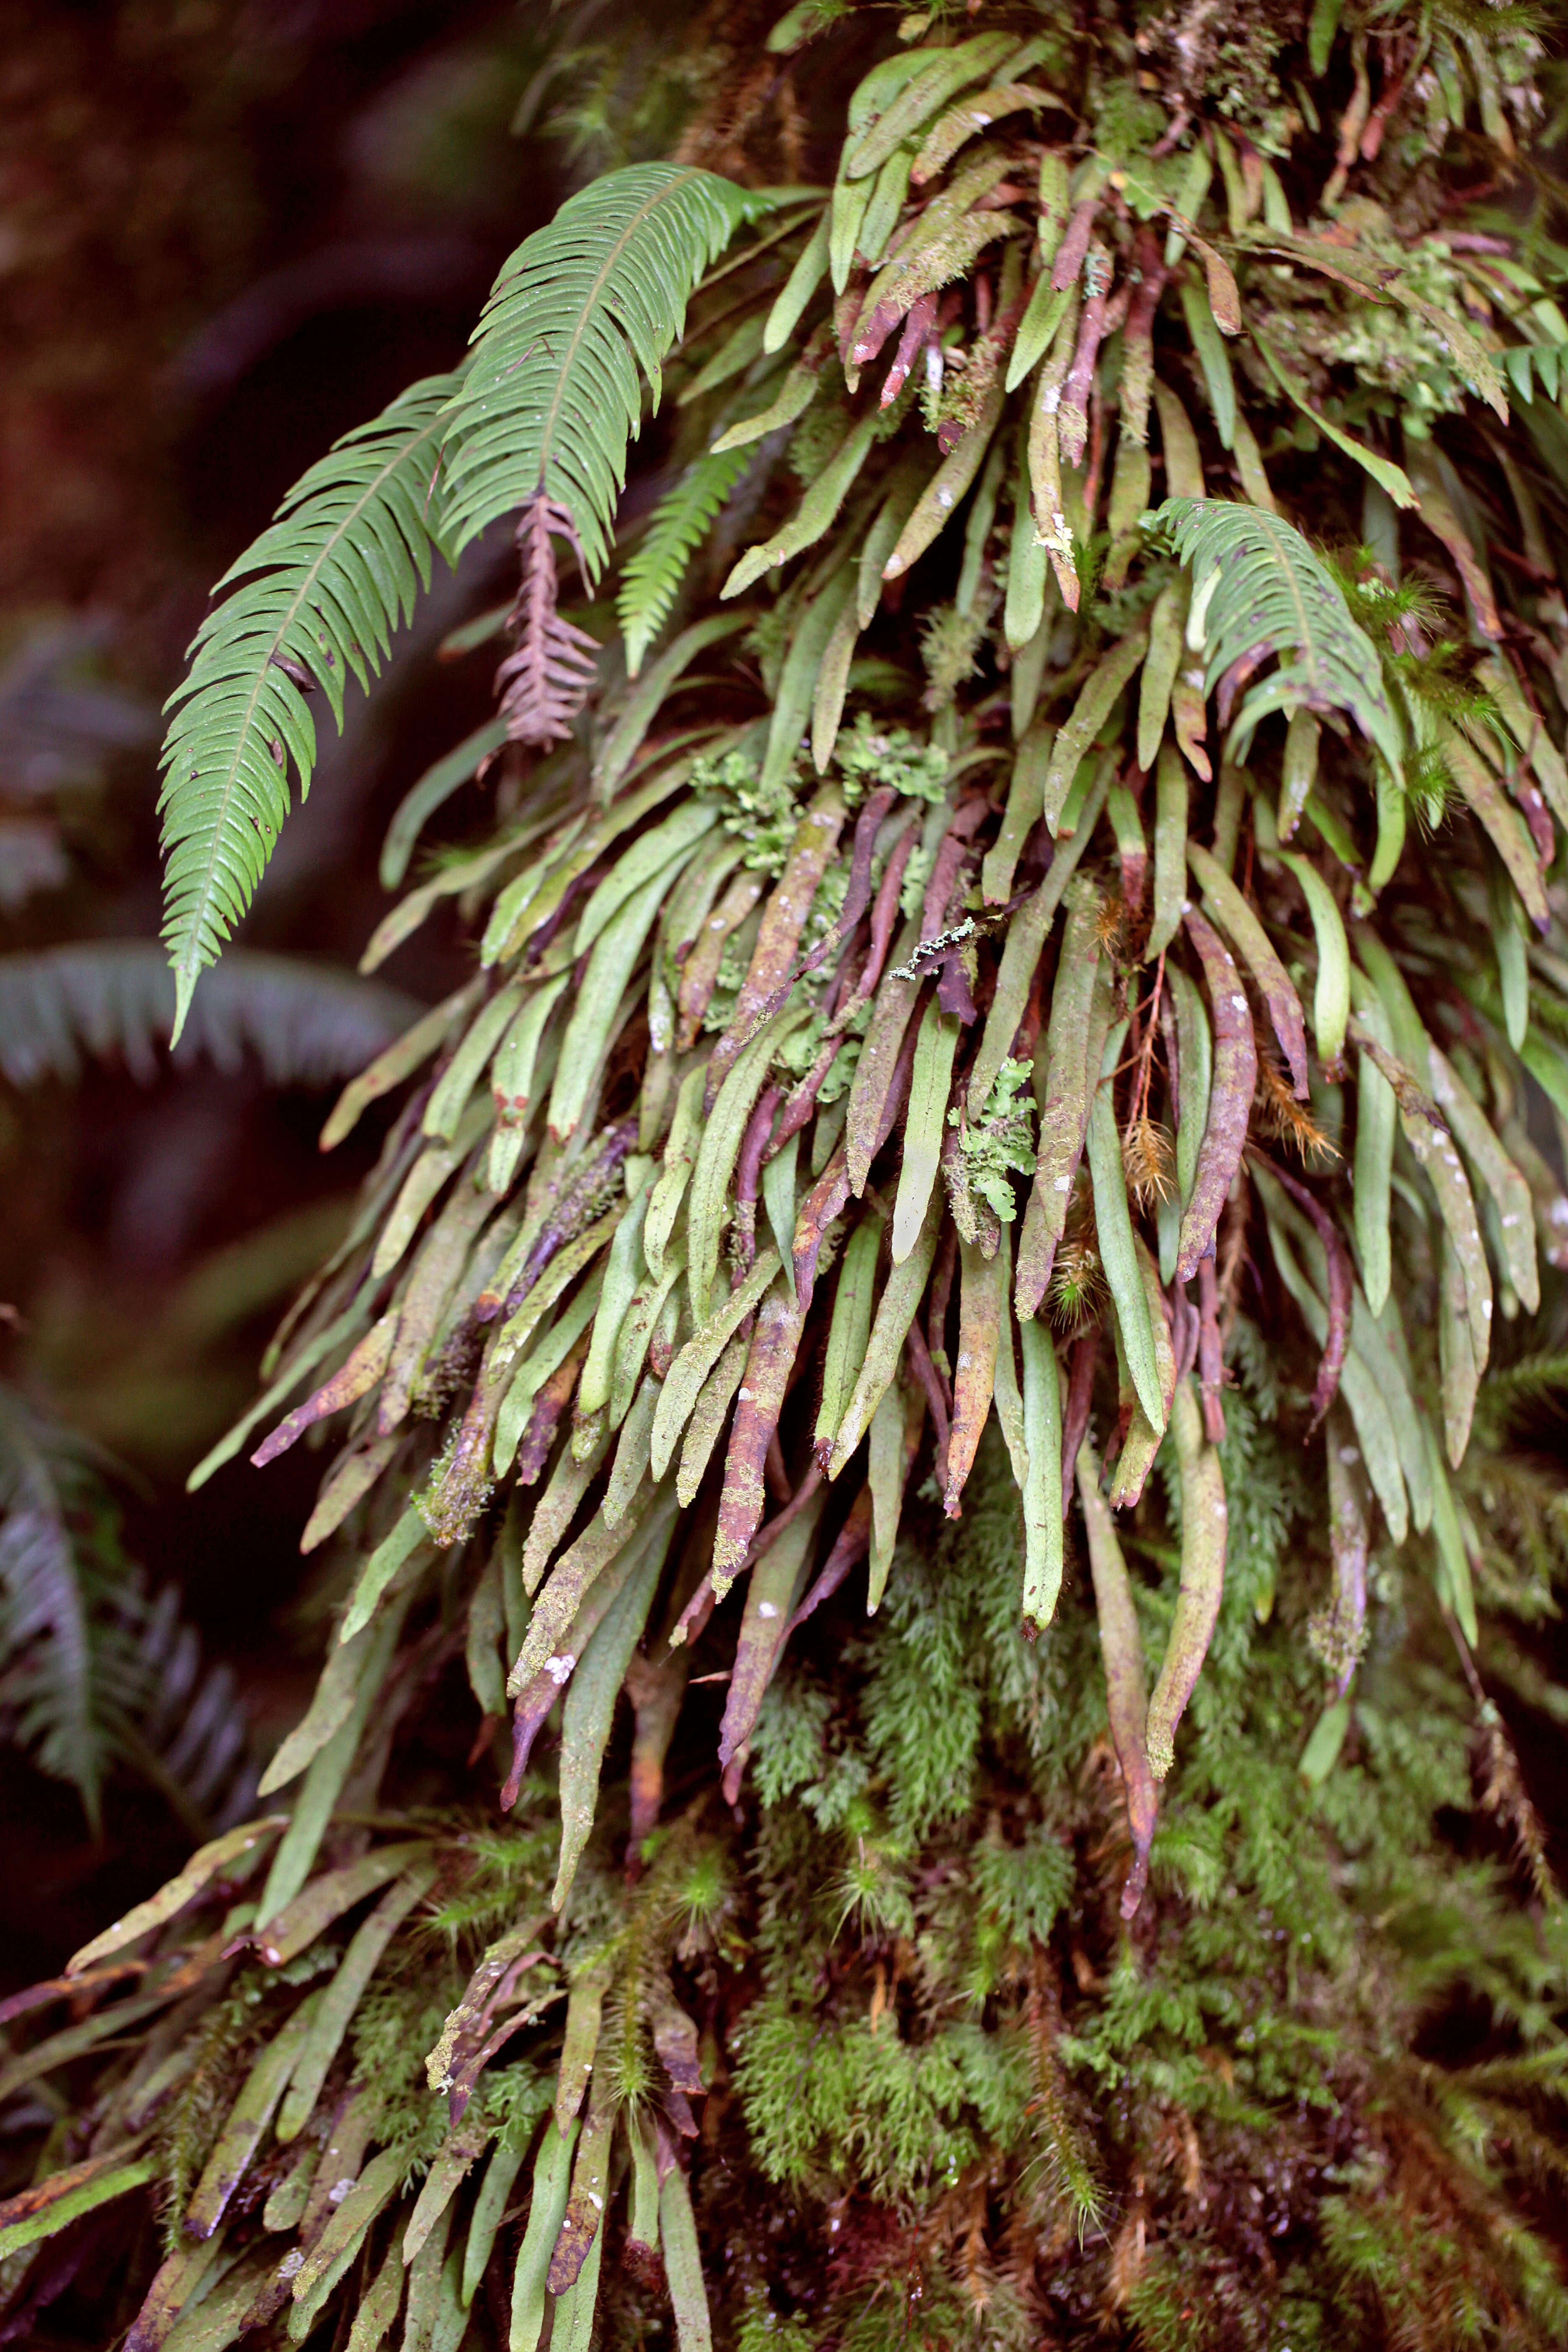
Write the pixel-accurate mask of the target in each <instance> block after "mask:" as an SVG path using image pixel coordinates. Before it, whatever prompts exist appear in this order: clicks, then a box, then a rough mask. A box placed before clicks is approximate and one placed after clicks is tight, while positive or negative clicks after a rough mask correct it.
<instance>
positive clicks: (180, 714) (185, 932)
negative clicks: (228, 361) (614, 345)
mask: <svg viewBox="0 0 1568 2352" xmlns="http://www.w3.org/2000/svg"><path fill="white" fill-rule="evenodd" d="M457 382H458V378H457V377H456V376H451V375H447V376H432V377H427V378H426V380H425V381H424V382H422V383H416V384H413V385H411V386H410V388H409V389H408V391H406V392H405V393H403V394H400V396H399V397H398V398H397V399H396V400H395V401H394V402H393V403H392V404H391V406H390V407H389V408H386V409H384V411H383V413H382V415H380V416H378V417H376V418H375V419H374V422H373V423H371V424H369V425H360V426H358V427H357V428H356V429H355V430H354V431H353V433H349V434H346V435H345V436H344V437H343V438H342V440H341V441H339V442H338V443H337V444H336V445H335V446H334V447H333V448H332V450H331V452H330V454H329V455H328V456H327V457H323V458H322V459H321V461H320V463H319V464H317V465H314V466H312V467H310V471H309V473H307V474H306V475H304V476H303V477H302V478H301V479H300V481H298V482H297V483H296V484H295V486H294V488H292V489H291V490H290V491H289V495H288V497H287V498H286V499H284V501H283V504H282V506H281V507H280V508H279V510H278V516H277V520H275V521H274V522H273V523H272V524H271V526H270V528H269V529H268V530H265V531H264V532H263V533H262V535H261V537H260V538H259V539H258V541H256V542H255V544H254V545H253V546H252V547H249V548H247V550H246V552H245V553H244V554H243V555H242V556H241V557H240V559H239V561H238V562H237V563H236V564H234V565H232V566H231V568H230V569H229V571H228V572H226V573H225V575H224V577H223V579H222V580H221V581H219V583H218V586H219V588H220V589H223V588H226V587H230V586H235V587H236V593H234V594H233V595H231V596H230V597H228V598H227V600H226V602H225V603H223V604H219V605H218V606H217V608H216V611H214V612H212V613H209V614H208V615H207V617H206V619H205V621H204V622H203V624H202V625H201V627H200V629H199V630H198V631H197V633H196V636H195V641H194V644H193V646H192V649H191V650H192V655H193V659H192V664H191V668H190V673H189V675H188V676H187V677H186V678H185V681H184V685H183V686H181V687H180V688H179V689H178V690H177V692H176V693H175V694H174V696H173V697H172V698H171V708H172V709H173V711H174V716H173V718H172V719H170V722H169V731H168V735H167V737H166V738H165V740H164V744H163V755H162V761H163V770H164V782H163V793H162V795H161V799H160V803H159V805H160V809H161V812H162V814H163V852H164V859H165V870H164V887H165V895H166V907H167V913H166V919H165V923H164V930H163V937H164V940H165V941H166V943H167V946H168V950H169V957H170V961H171V962H172V963H173V965H174V982H175V1013H174V1035H175V1037H176V1038H177V1037H178V1036H179V1034H180V1032H181V1031H182V1030H183V1028H184V1024H185V1019H186V1015H187V1013H188V1012H189V1010H190V1004H191V997H192V992H193V991H194V989H195V984H196V981H197V978H198V977H199V975H200V973H201V972H202V971H203V969H204V968H205V966H206V965H208V964H211V963H214V962H216V960H217V958H218V955H219V954H220V952H221V951H222V948H223V944H224V941H225V940H226V939H227V938H228V936H229V934H230V932H231V931H232V930H233V929H234V927H235V925H236V924H237V922H238V921H239V919H240V918H241V916H242V915H243V914H244V913H245V911H246V908H247V907H248V906H249V904H250V901H251V899H252V898H253V897H254V896H255V893H256V889H257V886H258V883H259V881H260V879H261V877H262V874H263V872H264V871H265V869H266V866H267V861H268V857H269V856H270V855H271V853H272V847H273V845H274V843H275V842H276V841H277V838H278V835H279V829H280V828H281V826H282V824H283V820H284V818H285V817H286V816H287V815H288V814H289V760H290V759H292V760H293V762H294V765H295V767H296V769H297V770H298V772H299V776H300V797H301V799H302V798H303V797H304V795H305V794H306V793H308V792H309V790H310V777H311V773H312V772H313V770H314V767H315V761H316V730H315V725H314V722H313V720H312V719H311V716H310V709H309V706H308V704H307V702H306V699H305V698H306V695H307V694H308V693H309V692H310V690H311V688H314V687H319V688H321V690H322V692H323V693H324V694H325V695H326V698H327V701H328V703H329V705H330V706H331V712H332V716H333V718H334V719H336V720H337V722H338V725H339V727H340V728H341V727H342V715H343V691H344V687H345V685H346V682H347V680H348V678H349V677H350V676H351V675H352V676H353V677H356V678H357V679H358V680H359V682H360V684H361V685H362V686H365V685H368V684H369V681H370V678H371V677H372V676H373V675H374V673H375V672H376V671H377V670H379V668H380V666H381V663H382V661H383V660H384V658H385V656H386V654H387V652H388V650H389V647H390V643H391V636H392V632H393V630H394V629H395V627H396V626H397V625H399V624H400V623H401V622H403V621H405V620H407V619H408V618H409V616H410V614H412V612H413V609H414V604H415V600H416V596H417V594H418V592H419V590H420V588H421V587H428V585H429V581H430V552H431V549H432V547H433V546H437V545H439V543H440V542H439V540H438V538H437V531H436V529H435V527H434V524H433V520H432V516H431V501H432V498H433V495H434V484H435V477H436V471H437V460H438V452H439V445H440V439H441V430H442V427H441V418H442V415H443V413H444V410H445V407H446V404H447V400H448V398H449V396H450V394H451V393H452V390H453V388H454V385H455V384H456V383H457ZM241 582H243V583H245V584H244V585H243V586H237V585H236V583H241Z"/></svg>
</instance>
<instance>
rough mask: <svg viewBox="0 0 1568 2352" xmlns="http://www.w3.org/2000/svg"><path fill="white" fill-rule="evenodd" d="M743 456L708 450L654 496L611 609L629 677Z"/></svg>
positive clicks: (734, 480) (660, 624)
mask: <svg viewBox="0 0 1568 2352" xmlns="http://www.w3.org/2000/svg"><path fill="white" fill-rule="evenodd" d="M747 455H748V453H747V452H746V451H745V450H743V449H721V450H717V451H709V452H708V453H707V454H706V455H705V456H703V457H699V458H698V460H697V462H696V464H695V465H691V466H688V467H687V468H686V471H685V472H684V473H683V474H682V475H681V477H680V479H679V481H678V482H677V483H676V485H675V487H674V488H673V489H671V490H668V491H666V493H665V495H664V497H663V498H662V499H660V500H659V502H658V506H657V507H656V508H655V509H654V515H653V520H652V521H651V522H650V523H649V525H648V527H647V533H646V535H645V536H644V538H643V540H642V542H641V544H640V545H639V546H638V548H637V551H636V553H635V554H634V555H632V556H630V557H629V558H628V559H627V562H626V569H625V570H624V571H623V572H622V573H621V591H620V595H619V597H618V598H617V600H616V611H617V614H618V616H619V619H620V624H621V632H622V635H624V637H625V639H626V668H627V670H628V671H629V672H630V674H631V676H632V677H636V676H637V672H638V670H640V669H641V667H642V660H643V656H644V654H646V653H647V649H648V647H649V646H651V645H652V643H653V641H654V639H655V637H657V636H658V633H659V631H660V629H661V628H662V627H663V626H664V624H665V622H666V620H667V619H668V615H669V608H670V606H671V605H672V604H674V602H675V598H676V593H677V591H678V590H679V586H680V583H681V581H682V580H683V579H684V578H685V576H686V567H687V565H688V564H689V562H690V561H691V558H692V555H693V553H694V552H695V551H696V550H697V548H698V547H699V546H700V544H701V541H702V537H703V534H704V532H705V531H706V530H707V529H708V526H709V524H710V522H711V521H712V520H713V518H714V516H715V515H716V514H717V513H718V511H719V509H720V508H721V506H722V505H723V503H724V501H725V499H727V498H728V497H729V495H730V493H731V490H732V489H733V488H734V487H735V484H736V483H737V482H738V481H739V480H740V478H741V476H742V474H743V473H744V472H745V470H746V462H747Z"/></svg>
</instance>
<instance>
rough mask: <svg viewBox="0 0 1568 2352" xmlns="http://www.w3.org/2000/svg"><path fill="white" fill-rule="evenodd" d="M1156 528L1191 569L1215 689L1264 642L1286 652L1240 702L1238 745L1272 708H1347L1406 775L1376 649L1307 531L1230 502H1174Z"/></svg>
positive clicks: (1243, 743) (1235, 733) (1240, 746)
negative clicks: (1312, 547) (1225, 676)
mask: <svg viewBox="0 0 1568 2352" xmlns="http://www.w3.org/2000/svg"><path fill="white" fill-rule="evenodd" d="M1155 525H1156V527H1157V528H1158V529H1159V530H1161V531H1163V533H1164V534H1165V536H1166V537H1167V538H1168V539H1169V541H1170V542H1171V544H1172V546H1173V548H1174V549H1175V551H1176V553H1177V555H1178V556H1179V557H1180V558H1181V560H1182V562H1184V564H1187V565H1188V566H1189V567H1190V568H1191V570H1192V573H1193V582H1194V585H1193V612H1194V623H1195V624H1196V623H1198V622H1199V616H1200V615H1201V616H1202V618H1201V625H1202V626H1203V627H1204V629H1205V645H1206V648H1207V653H1208V685H1209V687H1210V688H1211V689H1212V688H1213V687H1214V685H1215V682H1216V680H1217V679H1218V678H1219V677H1221V676H1222V674H1223V673H1224V672H1225V671H1226V670H1227V669H1228V668H1229V667H1230V666H1231V664H1232V662H1234V661H1238V660H1239V659H1240V658H1241V656H1242V655H1243V654H1247V653H1255V652H1256V650H1257V648H1258V646H1267V647H1268V650H1269V651H1271V652H1273V653H1276V654H1279V655H1280V656H1283V658H1282V659H1281V662H1280V666H1279V668H1278V669H1277V670H1276V671H1274V673H1273V674H1272V676H1270V677H1267V678H1265V679H1264V680H1263V682H1262V684H1261V685H1259V686H1255V687H1254V688H1252V689H1251V691H1250V692H1249V693H1248V694H1247V696H1246V697H1245V698H1244V699H1243V701H1242V705H1241V708H1240V709H1239V711H1238V712H1237V717H1236V719H1235V723H1234V726H1233V729H1232V740H1233V741H1234V742H1235V744H1236V745H1237V749H1238V752H1239V751H1243V750H1244V749H1245V746H1246V745H1247V742H1248V741H1249V740H1250V739H1251V737H1252V734H1253V731H1254V730H1255V729H1256V728H1257V726H1258V721H1259V720H1260V719H1265V718H1267V717H1268V714H1269V712H1270V711H1274V710H1283V711H1291V710H1298V709H1310V710H1346V711H1349V713H1350V715H1351V717H1352V719H1354V720H1355V722H1356V724H1357V726H1358V727H1359V728H1360V729H1361V730H1362V733H1363V735H1364V736H1366V737H1367V739H1368V740H1369V741H1371V742H1373V743H1375V745H1376V746H1377V748H1378V750H1379V751H1381V752H1382V753H1383V756H1384V759H1385V760H1386V761H1387V762H1388V765H1389V767H1390V768H1391V769H1392V770H1393V772H1394V775H1395V776H1396V777H1397V776H1400V775H1401V774H1402V772H1403V764H1404V751H1405V746H1404V741H1403V739H1402V736H1401V731H1400V727H1399V722H1398V719H1396V718H1395V716H1394V706H1393V704H1392V703H1391V702H1390V700H1389V698H1388V692H1387V689H1386V688H1385V686H1384V679H1383V671H1382V665H1381V663H1380V661H1379V659H1378V654H1377V648H1376V647H1375V646H1374V645H1373V642H1372V640H1371V638H1370V637H1369V636H1368V635H1366V633H1365V631H1364V630H1363V629H1359V628H1358V627H1357V626H1356V624H1355V622H1354V620H1353V619H1352V616H1351V612H1350V608H1349V606H1348V605H1347V604H1346V603H1345V600H1344V595H1343V592H1342V590H1341V588H1340V586H1339V583H1338V582H1337V581H1336V580H1335V579H1334V577H1333V574H1332V573H1331V572H1330V571H1329V569H1328V566H1327V565H1326V564H1324V563H1323V562H1321V560H1320V559H1319V557H1318V556H1316V555H1315V554H1314V553H1313V551H1312V550H1311V548H1310V546H1309V545H1308V543H1307V541H1306V540H1305V539H1303V537H1302V536H1301V533H1300V531H1299V530H1295V529H1294V528H1293V526H1292V525H1291V524H1289V523H1288V522H1286V521H1284V520H1283V519H1282V518H1281V517H1280V516H1279V515H1274V514H1269V513H1268V512H1267V511H1266V510H1265V509H1263V508H1261V507H1254V506H1233V505H1231V504H1230V503H1229V502H1228V501H1226V500H1225V499H1166V500H1165V502H1164V504H1163V506H1162V507H1160V508H1159V509H1157V511H1156V515H1155Z"/></svg>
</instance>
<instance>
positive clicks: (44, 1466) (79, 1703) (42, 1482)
mask: <svg viewBox="0 0 1568 2352" xmlns="http://www.w3.org/2000/svg"><path fill="white" fill-rule="evenodd" d="M50 1434H51V1433H49V1432H48V1431H47V1428H46V1427H45V1426H44V1425H43V1424H42V1423H39V1422H38V1421H37V1418H36V1417H35V1415H34V1414H33V1413H32V1412H29V1410H28V1409H27V1407H26V1405H25V1404H24V1403H23V1402H22V1401H21V1399H20V1398H19V1397H17V1396H16V1395H14V1394H13V1393H12V1392H11V1391H9V1390H5V1389H0V1717H3V1718H4V1720H5V1724H6V1726H7V1727H8V1729H9V1731H10V1736H11V1738H13V1739H14V1740H15V1742H16V1745H17V1746H18V1747H22V1748H27V1749H29V1750H31V1751H32V1752H33V1753H34V1754H35V1755H36V1756H37V1759H38V1762H39V1763H40V1765H41V1766H42V1767H43V1769H44V1770H45V1771H47V1772H49V1773H52V1774H54V1775H56V1776H57V1777H58V1778H59V1779H61V1780H74V1781H75V1783H76V1785H77V1787H78V1789H79V1790H80V1792H81V1797H82V1801H83V1804H84V1805H85V1806H86V1809H87V1812H88V1817H89V1821H91V1822H94V1823H95V1824H96V1821H97V1813H98V1800H99V1792H100V1787H101V1783H102V1778H103V1760H104V1759H103V1753H102V1738H101V1734H100V1728H99V1726H98V1724H97V1722H96V1720H95V1710H94V1706H93V1692H92V1661H91V1644H90V1640H89V1632H88V1608H87V1599H86V1595H85V1593H84V1591H83V1590H82V1585H81V1580H80V1576H79V1570H78V1564H77V1559H76V1554H75V1549H74V1547H73V1545H72V1543H71V1538H70V1531H69V1528H68V1525H67V1509H68V1502H67V1496H66V1495H65V1493H64V1491H63V1480H62V1475H61V1474H62V1469H67V1468H68V1465H66V1464H62V1462H61V1461H60V1460H58V1458H57V1453H58V1449H57V1448H56V1447H53V1446H51V1444H49V1437H50ZM56 1434H58V1433H56Z"/></svg>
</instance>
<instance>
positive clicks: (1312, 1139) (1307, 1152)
mask: <svg viewBox="0 0 1568 2352" xmlns="http://www.w3.org/2000/svg"><path fill="white" fill-rule="evenodd" d="M1258 1126H1259V1127H1260V1129H1262V1131H1263V1133H1264V1134H1265V1135H1267V1136H1268V1137H1270V1138H1271V1139H1273V1140H1274V1141H1275V1142H1277V1143H1288V1144H1289V1146H1290V1149H1291V1150H1293V1151H1295V1152H1298V1153H1299V1154H1300V1157H1301V1158H1302V1159H1303V1160H1307V1159H1310V1157H1311V1155H1312V1153H1313V1152H1319V1153H1321V1156H1322V1157H1323V1158H1324V1159H1325V1160H1338V1159H1340V1158H1342V1153H1341V1150H1340V1148H1339V1145H1338V1144H1337V1143H1335V1142H1333V1141H1332V1140H1331V1138H1330V1137H1329V1136H1327V1135H1326V1134H1325V1133H1324V1132H1323V1129H1321V1127H1320V1125H1319V1124H1318V1121H1317V1120H1316V1119H1315V1118H1313V1117H1312V1113H1311V1110H1310V1107H1309V1106H1308V1105H1307V1104H1306V1103H1301V1102H1298V1101H1297V1099H1296V1097H1295V1096H1294V1095H1293V1094H1292V1093H1291V1091H1290V1083H1289V1079H1288V1078H1287V1077H1286V1076H1285V1074H1284V1072H1283V1071H1282V1070H1281V1069H1280V1068H1279V1066H1278V1065H1277V1064H1276V1063H1275V1062H1274V1061H1273V1059H1272V1058H1271V1057H1270V1056H1269V1055H1267V1054H1263V1055H1259V1056H1258Z"/></svg>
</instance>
